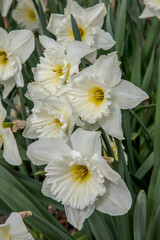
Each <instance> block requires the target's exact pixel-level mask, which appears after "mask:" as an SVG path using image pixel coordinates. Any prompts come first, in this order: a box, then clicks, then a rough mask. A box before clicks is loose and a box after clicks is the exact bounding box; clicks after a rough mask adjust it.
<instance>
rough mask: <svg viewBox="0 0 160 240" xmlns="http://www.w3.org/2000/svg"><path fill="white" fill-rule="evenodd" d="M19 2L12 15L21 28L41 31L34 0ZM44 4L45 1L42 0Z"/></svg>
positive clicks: (20, 0) (21, 0)
mask: <svg viewBox="0 0 160 240" xmlns="http://www.w3.org/2000/svg"><path fill="white" fill-rule="evenodd" d="M17 2H18V4H17V6H16V8H15V9H14V10H13V12H12V17H13V19H14V20H15V22H16V23H17V24H18V26H19V27H20V28H26V29H29V30H32V31H36V30H38V31H39V32H41V23H40V19H39V16H38V13H37V10H36V8H35V5H34V3H33V1H32V0H27V1H26V0H17ZM41 3H42V6H43V7H44V5H43V2H42V1H41Z"/></svg>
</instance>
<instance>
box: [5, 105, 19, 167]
mask: <svg viewBox="0 0 160 240" xmlns="http://www.w3.org/2000/svg"><path fill="white" fill-rule="evenodd" d="M5 118H6V110H5V109H4V107H3V106H2V103H1V101H0V148H1V147H2V144H3V157H4V159H5V160H6V161H7V162H8V163H9V164H12V165H20V164H21V163H22V160H21V157H20V155H19V151H18V147H17V143H16V141H15V138H14V136H13V133H12V131H11V128H10V127H6V125H7V124H6V123H5V122H4V120H5Z"/></svg>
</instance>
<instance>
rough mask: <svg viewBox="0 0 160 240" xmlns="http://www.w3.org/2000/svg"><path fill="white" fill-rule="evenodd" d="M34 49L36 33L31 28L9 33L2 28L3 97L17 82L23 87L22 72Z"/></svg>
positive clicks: (0, 75) (0, 71)
mask: <svg viewBox="0 0 160 240" xmlns="http://www.w3.org/2000/svg"><path fill="white" fill-rule="evenodd" d="M33 50H34V35H33V33H32V32H31V31H29V30H15V31H11V32H9V33H7V32H6V31H5V30H4V29H3V28H0V84H2V85H3V86H4V90H3V97H4V98H5V97H7V96H8V94H9V93H10V91H11V90H12V89H13V87H14V86H15V84H17V86H18V87H23V85H24V82H23V76H22V73H21V70H22V63H24V62H25V61H26V60H27V59H28V58H29V56H30V55H31V53H32V52H33Z"/></svg>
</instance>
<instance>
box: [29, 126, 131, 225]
mask: <svg viewBox="0 0 160 240" xmlns="http://www.w3.org/2000/svg"><path fill="white" fill-rule="evenodd" d="M27 155H28V157H29V158H30V159H31V160H32V162H33V164H35V165H44V164H47V166H46V168H45V172H46V179H45V181H44V183H43V187H42V192H43V194H44V195H46V196H48V197H51V198H53V199H55V200H57V201H58V202H62V204H64V205H65V212H66V215H67V218H68V221H69V222H70V223H71V224H72V225H73V226H75V227H76V228H78V229H81V228H82V226H83V222H84V220H85V219H86V218H88V217H89V216H90V215H91V214H92V213H93V211H94V209H95V208H96V209H97V210H98V211H100V212H103V213H107V214H110V215H122V214H125V213H126V212H127V211H128V210H129V209H130V207H131V203H132V200H131V195H130V192H129V190H128V188H127V187H126V185H125V183H124V181H123V180H122V179H121V177H120V175H119V174H118V173H117V172H115V171H114V170H113V169H112V168H111V167H110V166H109V165H108V164H107V162H106V161H105V160H104V158H103V157H101V140H100V133H99V132H89V131H84V130H82V129H78V130H76V131H75V132H74V133H73V134H72V136H71V138H70V146H68V145H67V144H66V143H65V142H64V141H63V140H60V139H53V138H52V139H40V140H39V141H37V142H35V143H32V144H31V145H30V146H29V147H28V151H27Z"/></svg>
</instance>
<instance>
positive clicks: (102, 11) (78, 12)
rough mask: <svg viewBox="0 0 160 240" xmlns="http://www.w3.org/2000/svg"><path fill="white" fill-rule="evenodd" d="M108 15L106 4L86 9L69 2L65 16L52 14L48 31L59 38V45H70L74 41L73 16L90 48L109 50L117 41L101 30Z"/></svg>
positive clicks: (74, 2) (83, 39)
mask: <svg viewBox="0 0 160 240" xmlns="http://www.w3.org/2000/svg"><path fill="white" fill-rule="evenodd" d="M106 13H107V11H106V8H105V5H104V3H99V4H96V5H95V6H93V7H90V8H86V9H84V8H82V7H81V6H80V5H79V4H78V3H77V2H76V1H71V0H68V1H67V6H66V8H65V9H64V15H62V14H51V18H50V21H49V24H48V26H47V29H48V30H49V31H50V32H51V33H53V34H54V35H55V36H56V37H57V41H58V42H59V43H61V44H63V46H64V47H66V46H67V45H68V43H70V42H72V41H74V34H73V30H72V26H71V14H72V15H73V16H74V18H75V20H76V22H77V24H78V28H79V32H80V35H81V39H82V41H83V42H85V43H86V44H88V45H89V46H90V47H94V48H97V49H100V48H102V49H104V50H108V49H110V48H111V47H112V46H113V45H114V44H115V41H113V39H112V37H111V35H110V34H109V33H107V32H105V31H104V30H102V29H101V28H102V25H103V22H104V17H105V15H106Z"/></svg>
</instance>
